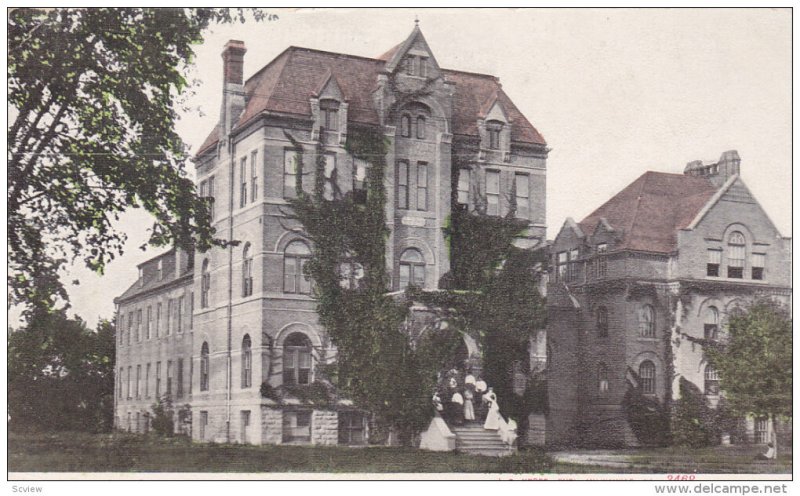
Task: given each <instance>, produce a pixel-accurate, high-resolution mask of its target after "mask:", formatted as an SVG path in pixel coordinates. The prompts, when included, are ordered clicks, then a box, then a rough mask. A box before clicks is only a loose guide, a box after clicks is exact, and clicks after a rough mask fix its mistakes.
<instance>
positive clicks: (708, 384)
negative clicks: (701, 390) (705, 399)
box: [704, 364, 719, 396]
mask: <svg viewBox="0 0 800 496" xmlns="http://www.w3.org/2000/svg"><path fill="white" fill-rule="evenodd" d="M704 375H705V393H706V394H707V395H709V396H716V395H718V394H719V373H718V372H717V369H715V368H714V367H712V366H711V364H708V365H706V371H705V374H704Z"/></svg>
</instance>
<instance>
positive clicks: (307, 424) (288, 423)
mask: <svg viewBox="0 0 800 496" xmlns="http://www.w3.org/2000/svg"><path fill="white" fill-rule="evenodd" d="M292 441H300V442H308V441H311V412H310V411H308V410H303V411H296V412H291V411H284V412H283V442H292Z"/></svg>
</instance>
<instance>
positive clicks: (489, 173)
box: [486, 169, 501, 217]
mask: <svg viewBox="0 0 800 496" xmlns="http://www.w3.org/2000/svg"><path fill="white" fill-rule="evenodd" d="M489 178H492V179H493V180H492V181H491V183H490V181H489ZM494 179H496V185H495V184H493V183H495V181H494ZM500 179H501V177H500V171H499V170H496V169H486V215H491V216H493V217H499V216H500ZM490 184H491V186H492V187H491V190H490ZM492 200H494V202H492Z"/></svg>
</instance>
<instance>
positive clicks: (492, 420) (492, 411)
mask: <svg viewBox="0 0 800 496" xmlns="http://www.w3.org/2000/svg"><path fill="white" fill-rule="evenodd" d="M483 397H484V399H485V400H487V401H488V402H489V413H488V414H487V415H486V422H484V423H483V428H484V429H487V430H492V431H496V430H497V429H499V428H500V407H499V406H498V405H497V395H496V394H494V391H492V388H489V391H488V392H487V393H486V394H485V395H484V396H483Z"/></svg>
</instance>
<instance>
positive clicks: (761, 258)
mask: <svg viewBox="0 0 800 496" xmlns="http://www.w3.org/2000/svg"><path fill="white" fill-rule="evenodd" d="M766 259H767V255H766V254H764V253H753V258H752V262H751V265H752V272H753V273H752V277H753V279H755V280H757V281H761V280H763V279H764V265H765V262H766Z"/></svg>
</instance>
